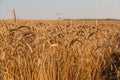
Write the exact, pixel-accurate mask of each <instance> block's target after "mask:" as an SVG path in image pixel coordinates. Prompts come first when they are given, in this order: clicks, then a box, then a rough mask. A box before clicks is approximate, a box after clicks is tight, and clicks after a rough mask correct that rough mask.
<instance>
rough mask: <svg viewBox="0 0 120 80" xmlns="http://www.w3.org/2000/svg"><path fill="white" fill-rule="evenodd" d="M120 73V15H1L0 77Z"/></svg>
mask: <svg viewBox="0 0 120 80" xmlns="http://www.w3.org/2000/svg"><path fill="white" fill-rule="evenodd" d="M119 79H120V21H117V20H98V21H97V22H96V21H95V20H41V21H40V20H39V21H35V20H17V22H14V21H13V20H1V21H0V80H119Z"/></svg>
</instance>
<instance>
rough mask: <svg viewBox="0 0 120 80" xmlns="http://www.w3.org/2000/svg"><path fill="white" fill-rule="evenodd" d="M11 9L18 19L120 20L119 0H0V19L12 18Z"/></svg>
mask: <svg viewBox="0 0 120 80" xmlns="http://www.w3.org/2000/svg"><path fill="white" fill-rule="evenodd" d="M13 8H14V9H15V10H16V13H17V17H18V18H19V19H57V18H58V17H62V18H71V19H84V18H117V19H120V0H0V18H2V19H3V18H4V19H10V18H12V10H13ZM56 13H60V15H56Z"/></svg>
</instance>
